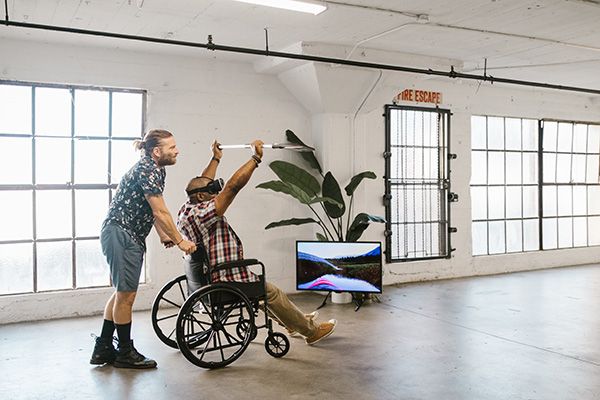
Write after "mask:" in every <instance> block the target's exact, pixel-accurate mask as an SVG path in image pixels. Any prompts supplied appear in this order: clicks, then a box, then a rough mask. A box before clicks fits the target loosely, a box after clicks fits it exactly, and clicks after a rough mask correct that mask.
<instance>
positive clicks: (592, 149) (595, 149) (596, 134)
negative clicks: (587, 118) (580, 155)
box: [587, 125, 600, 154]
mask: <svg viewBox="0 0 600 400" xmlns="http://www.w3.org/2000/svg"><path fill="white" fill-rule="evenodd" d="M587 152H588V153H594V154H598V153H600V125H589V126H588V148H587Z"/></svg>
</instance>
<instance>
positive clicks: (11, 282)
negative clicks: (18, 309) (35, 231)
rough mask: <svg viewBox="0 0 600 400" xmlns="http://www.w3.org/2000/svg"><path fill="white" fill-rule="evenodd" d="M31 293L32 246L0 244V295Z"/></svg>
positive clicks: (25, 244)
mask: <svg viewBox="0 0 600 400" xmlns="http://www.w3.org/2000/svg"><path fill="white" fill-rule="evenodd" d="M28 292H33V244H32V243H19V244H0V294H11V293H28Z"/></svg>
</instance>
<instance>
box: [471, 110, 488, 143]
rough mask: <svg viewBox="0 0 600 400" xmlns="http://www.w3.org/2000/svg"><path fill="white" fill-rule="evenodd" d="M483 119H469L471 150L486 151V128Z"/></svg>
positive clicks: (476, 117)
mask: <svg viewBox="0 0 600 400" xmlns="http://www.w3.org/2000/svg"><path fill="white" fill-rule="evenodd" d="M485 120H486V118H485V117H479V116H475V117H471V148H472V149H482V150H484V149H486V148H487V146H486V143H485V141H486V126H485Z"/></svg>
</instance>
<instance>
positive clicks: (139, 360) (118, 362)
mask: <svg viewBox="0 0 600 400" xmlns="http://www.w3.org/2000/svg"><path fill="white" fill-rule="evenodd" d="M113 365H114V366H115V367H117V368H138V369H143V368H156V365H157V364H156V361H154V360H151V359H149V358H146V357H144V356H143V355H141V354H140V353H138V351H137V350H136V349H135V347H133V340H130V341H129V342H126V343H124V344H123V343H119V349H118V350H117V358H116V359H115V362H114V363H113Z"/></svg>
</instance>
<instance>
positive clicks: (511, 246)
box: [506, 221, 523, 253]
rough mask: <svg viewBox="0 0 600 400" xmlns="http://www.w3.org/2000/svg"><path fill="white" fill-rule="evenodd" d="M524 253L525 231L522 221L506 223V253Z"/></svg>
mask: <svg viewBox="0 0 600 400" xmlns="http://www.w3.org/2000/svg"><path fill="white" fill-rule="evenodd" d="M520 251H523V229H522V227H521V221H506V252H507V253H515V252H520Z"/></svg>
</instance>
